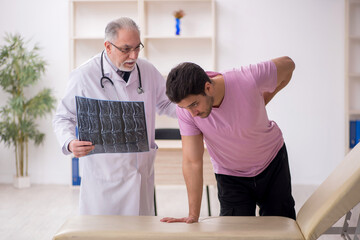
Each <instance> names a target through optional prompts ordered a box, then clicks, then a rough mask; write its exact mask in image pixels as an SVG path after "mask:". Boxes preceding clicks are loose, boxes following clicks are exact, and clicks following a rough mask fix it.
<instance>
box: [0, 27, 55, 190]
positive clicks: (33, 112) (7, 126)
mask: <svg viewBox="0 0 360 240" xmlns="http://www.w3.org/2000/svg"><path fill="white" fill-rule="evenodd" d="M5 42H6V43H7V44H5V45H4V46H1V47H0V85H1V87H2V89H3V91H4V92H6V93H7V95H8V99H7V102H6V105H4V106H1V107H0V141H1V142H4V143H5V145H6V146H7V147H14V152H15V165H16V175H15V176H14V186H15V187H18V188H22V187H29V186H30V179H29V174H28V166H29V164H28V144H29V141H30V140H32V141H33V142H34V143H35V145H39V144H41V143H42V142H43V141H44V137H45V134H44V133H41V132H40V131H39V130H38V129H37V124H36V122H35V121H36V119H37V118H39V117H43V116H44V115H45V114H46V113H50V112H51V110H52V109H54V107H55V101H56V100H55V98H54V97H53V96H52V95H51V90H50V89H48V88H45V89H43V90H42V91H40V92H39V93H38V94H36V95H35V96H33V97H31V98H30V97H26V94H25V93H29V95H34V93H33V92H32V91H31V89H30V90H29V87H31V86H33V85H34V84H35V83H36V82H37V81H38V80H39V79H40V77H41V75H42V74H43V73H44V72H45V65H46V62H45V61H44V60H43V59H42V57H40V56H39V54H38V52H39V47H38V46H37V44H36V45H35V46H34V47H33V48H32V49H31V50H28V49H27V48H26V46H25V42H24V39H23V38H22V37H21V36H20V35H19V34H14V35H12V34H6V36H5ZM25 90H26V91H25Z"/></svg>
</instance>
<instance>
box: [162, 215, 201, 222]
mask: <svg viewBox="0 0 360 240" xmlns="http://www.w3.org/2000/svg"><path fill="white" fill-rule="evenodd" d="M198 220H199V218H198V217H192V216H189V217H184V218H171V217H165V218H162V219H160V221H161V222H167V223H174V222H184V223H196V222H198Z"/></svg>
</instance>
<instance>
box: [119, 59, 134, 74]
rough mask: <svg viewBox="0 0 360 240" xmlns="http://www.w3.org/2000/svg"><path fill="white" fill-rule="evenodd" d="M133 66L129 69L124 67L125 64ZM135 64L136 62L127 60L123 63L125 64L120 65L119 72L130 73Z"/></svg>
mask: <svg viewBox="0 0 360 240" xmlns="http://www.w3.org/2000/svg"><path fill="white" fill-rule="evenodd" d="M127 63H128V64H133V66H132V67H131V68H128V67H126V65H125V64H127ZM135 63H136V60H128V61H125V62H123V63H122V64H121V65H120V67H119V69H120V70H121V71H125V72H131V71H132V70H134V68H135Z"/></svg>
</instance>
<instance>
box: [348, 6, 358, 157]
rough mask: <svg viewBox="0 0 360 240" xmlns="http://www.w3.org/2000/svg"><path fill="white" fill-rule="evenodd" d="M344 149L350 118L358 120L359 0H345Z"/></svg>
mask: <svg viewBox="0 0 360 240" xmlns="http://www.w3.org/2000/svg"><path fill="white" fill-rule="evenodd" d="M345 9H346V14H345V16H346V19H345V20H346V21H345V23H346V27H345V29H346V30H345V35H346V41H345V42H346V54H345V56H346V59H345V66H346V68H345V71H346V72H345V75H346V76H345V121H346V124H345V126H346V129H345V134H346V135H345V149H346V150H347V151H348V150H349V130H350V124H349V121H351V120H360V0H347V1H346V8H345Z"/></svg>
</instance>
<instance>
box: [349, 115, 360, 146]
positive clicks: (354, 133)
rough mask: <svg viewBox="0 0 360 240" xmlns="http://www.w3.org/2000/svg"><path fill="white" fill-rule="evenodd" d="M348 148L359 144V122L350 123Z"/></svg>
mask: <svg viewBox="0 0 360 240" xmlns="http://www.w3.org/2000/svg"><path fill="white" fill-rule="evenodd" d="M349 135H350V148H353V147H355V145H356V144H358V143H359V142H360V120H352V121H350V134H349Z"/></svg>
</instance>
